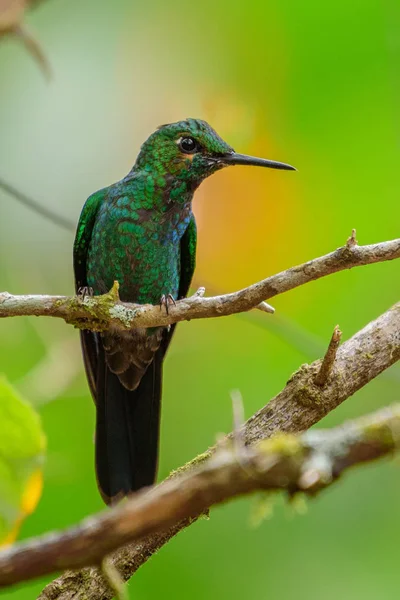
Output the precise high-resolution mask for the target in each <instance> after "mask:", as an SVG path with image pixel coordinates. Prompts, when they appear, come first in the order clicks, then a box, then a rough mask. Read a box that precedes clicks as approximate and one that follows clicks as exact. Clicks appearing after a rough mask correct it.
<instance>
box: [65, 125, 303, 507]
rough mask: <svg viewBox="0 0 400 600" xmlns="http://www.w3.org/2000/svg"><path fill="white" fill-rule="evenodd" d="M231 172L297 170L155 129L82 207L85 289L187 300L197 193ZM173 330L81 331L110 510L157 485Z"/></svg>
mask: <svg viewBox="0 0 400 600" xmlns="http://www.w3.org/2000/svg"><path fill="white" fill-rule="evenodd" d="M228 164H255V165H261V166H269V167H273V168H291V167H289V166H288V165H284V164H282V163H274V162H272V161H266V160H263V159H255V158H252V157H246V156H243V155H239V154H235V153H234V151H233V150H232V148H231V147H230V146H229V145H228V144H227V143H226V142H224V141H223V140H222V139H221V138H220V137H219V136H218V134H217V133H216V132H215V131H214V130H213V129H212V128H211V127H210V126H209V125H208V124H207V123H205V122H204V121H199V120H195V119H188V120H186V121H181V122H178V123H173V124H170V125H164V126H162V127H160V128H159V129H158V130H157V131H155V132H154V133H153V134H152V135H151V136H150V137H149V138H148V140H147V141H146V142H145V143H144V144H143V146H142V148H141V151H140V153H139V156H138V158H137V160H136V163H135V165H134V167H133V169H132V170H131V172H130V173H129V174H128V175H127V176H126V177H125V178H124V179H122V180H121V181H119V182H118V183H116V184H114V185H111V186H110V187H108V188H105V189H103V190H100V191H98V192H96V193H95V194H93V195H92V196H90V197H89V198H88V200H87V202H86V204H85V206H84V208H83V211H82V214H81V218H80V221H79V225H78V230H77V235H76V239H75V246H74V270H75V280H76V288H77V290H78V289H79V288H81V287H90V288H92V289H93V292H94V294H103V293H105V292H107V291H108V290H109V289H110V288H111V287H112V284H113V282H114V280H117V281H118V282H119V285H120V288H119V290H120V297H121V300H123V301H127V302H137V303H153V304H157V303H158V302H159V301H160V298H161V297H168V295H170V297H172V298H173V299H174V300H177V299H179V298H181V297H184V296H186V294H187V292H188V290H189V286H190V282H191V279H192V275H193V271H194V266H195V254H196V225H195V220H194V216H193V213H192V209H191V202H192V198H193V194H194V191H195V190H196V188H197V187H198V186H199V184H200V183H201V182H202V181H203V179H205V178H206V177H208V176H209V175H211V174H212V173H214V172H215V171H217V170H218V169H220V168H222V167H224V166H227V165H228ZM173 329H174V328H173V327H172V328H170V329H168V328H161V327H160V328H155V329H152V330H144V329H135V330H133V331H131V332H124V333H118V332H115V331H108V332H105V333H104V334H102V335H98V334H94V333H92V332H90V331H84V332H82V347H83V355H84V362H85V367H86V372H87V376H88V380H89V385H90V388H91V391H92V394H93V397H94V399H95V402H96V408H97V424H96V467H97V478H98V484H99V488H100V491H101V493H102V496H103V498H104V499H105V501H106V502H110V501H113V500H114V499H116V498H119V497H121V496H123V495H126V494H127V493H129V492H130V491H133V490H135V489H138V488H140V487H143V486H144V485H149V484H151V483H152V482H153V480H154V477H155V472H156V464H157V447H158V427H159V408H160V396H161V367H162V361H163V358H164V355H165V352H166V350H167V347H168V345H169V342H170V339H171V335H172V332H173Z"/></svg>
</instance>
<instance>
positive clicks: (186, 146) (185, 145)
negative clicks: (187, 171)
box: [178, 137, 200, 154]
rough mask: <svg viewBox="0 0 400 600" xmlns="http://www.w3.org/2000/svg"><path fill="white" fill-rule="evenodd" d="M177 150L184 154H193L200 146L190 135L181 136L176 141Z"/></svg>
mask: <svg viewBox="0 0 400 600" xmlns="http://www.w3.org/2000/svg"><path fill="white" fill-rule="evenodd" d="M178 146H179V150H180V151H181V152H184V153H185V154H194V153H195V152H197V151H198V150H199V148H200V146H199V144H198V143H197V141H196V140H195V139H194V138H192V137H183V138H181V139H180V140H179V142H178Z"/></svg>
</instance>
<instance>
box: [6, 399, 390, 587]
mask: <svg viewBox="0 0 400 600" xmlns="http://www.w3.org/2000/svg"><path fill="white" fill-rule="evenodd" d="M399 443H400V405H395V406H393V407H392V408H390V409H389V408H387V409H385V410H383V411H380V412H378V413H375V414H373V415H371V416H369V417H364V418H362V419H358V420H356V421H353V422H349V423H347V424H345V425H344V426H342V427H338V428H336V429H332V430H318V431H312V432H306V433H303V434H302V435H301V436H297V437H296V436H293V435H287V434H286V435H280V436H277V437H275V438H273V439H270V440H264V441H263V442H260V443H258V444H257V445H255V446H250V447H245V446H242V447H241V448H240V449H237V448H236V451H235V448H234V447H233V446H232V444H224V445H223V446H220V447H219V449H218V451H217V452H216V453H215V454H214V456H213V457H212V459H210V460H209V461H207V462H206V463H205V464H204V465H201V466H200V467H198V468H197V469H195V470H192V471H190V472H189V473H187V474H184V475H181V476H180V477H175V478H172V479H170V480H169V481H166V482H164V483H163V484H161V485H159V486H156V487H153V488H151V489H149V490H148V491H142V492H139V493H137V494H135V495H134V496H132V497H131V498H130V499H129V500H128V501H127V502H125V503H122V504H120V505H118V506H117V507H115V508H113V509H111V510H106V511H103V512H102V513H100V514H98V515H96V516H94V517H91V518H89V519H86V520H85V521H83V522H82V523H81V524H80V525H79V526H77V527H74V528H72V529H69V530H67V531H65V532H62V533H59V534H50V535H48V536H43V537H41V538H38V539H36V540H31V541H28V542H25V543H22V544H18V545H17V546H15V547H13V548H11V549H9V550H7V551H5V552H2V553H1V554H0V584H1V585H3V586H4V585H10V584H12V583H15V582H17V581H23V580H26V579H30V578H32V577H35V576H38V575H44V574H46V573H51V572H53V571H55V570H58V569H63V568H66V567H79V566H82V565H86V564H100V563H101V562H102V561H103V560H104V557H105V556H106V555H107V554H108V553H109V552H111V551H112V550H114V549H115V548H117V547H119V546H121V545H123V544H126V543H127V542H129V541H132V540H139V539H141V538H143V537H144V536H146V535H149V534H152V533H155V532H157V531H159V530H160V529H161V530H163V529H165V528H166V527H169V526H171V525H172V524H174V523H176V522H177V521H179V520H180V519H183V518H189V517H190V516H191V515H197V514H199V513H201V512H203V511H205V510H206V509H208V507H210V506H213V505H216V504H221V503H222V502H226V501H227V500H229V499H231V498H233V497H235V496H239V495H243V494H249V493H251V492H254V491H256V490H287V491H288V492H289V494H290V495H293V494H294V493H296V492H298V491H302V492H304V493H306V494H309V495H314V494H315V493H316V492H318V491H319V490H321V489H323V488H325V487H327V486H329V485H330V484H331V483H332V482H333V481H335V480H336V479H337V478H338V477H339V476H340V475H341V473H342V472H343V471H344V470H346V469H348V468H349V467H351V466H353V465H356V464H359V463H363V462H366V461H371V460H374V459H377V458H380V457H381V456H385V455H387V454H389V453H392V452H394V451H397V450H398V449H399ZM110 593H112V592H110ZM78 594H80V590H79V592H78ZM45 597H46V596H44V595H42V598H45ZM47 597H49V596H47ZM77 597H78V596H77V595H76V596H74V598H77ZM79 597H82V596H79ZM85 597H87V596H85ZM99 597H101V598H104V597H110V596H109V595H108V596H104V595H103V594H101V595H100V594H99V593H98V594H97V595H96V598H99Z"/></svg>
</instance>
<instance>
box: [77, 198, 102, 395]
mask: <svg viewBox="0 0 400 600" xmlns="http://www.w3.org/2000/svg"><path fill="white" fill-rule="evenodd" d="M104 199H105V190H100V191H98V192H95V193H94V194H92V195H91V196H89V198H88V199H87V200H86V202H85V205H84V207H83V209H82V212H81V216H80V217H79V222H78V228H77V231H76V236H75V242H74V274H75V291H76V293H77V294H78V293H80V292H81V291H82V290H83V292H84V290H85V288H87V285H88V281H87V265H86V263H87V255H88V251H89V245H90V240H91V238H92V232H93V227H94V224H95V221H96V217H97V214H98V211H99V208H100V206H101V204H102V202H103V201H104ZM80 336H81V346H82V354H83V362H84V365H85V371H86V377H87V380H88V383H89V387H90V391H91V393H92V396H93V399H94V400H95V401H96V378H97V368H98V355H99V347H98V345H99V339H98V337H99V336H98V334H96V333H94V332H93V331H89V330H87V329H86V330H81V332H80Z"/></svg>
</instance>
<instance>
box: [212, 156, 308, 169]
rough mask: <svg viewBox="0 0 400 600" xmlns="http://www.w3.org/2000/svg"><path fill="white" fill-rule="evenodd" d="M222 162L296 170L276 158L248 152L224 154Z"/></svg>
mask: <svg viewBox="0 0 400 600" xmlns="http://www.w3.org/2000/svg"><path fill="white" fill-rule="evenodd" d="M221 162H223V163H224V164H226V165H251V166H253V167H268V168H270V169H284V170H285V171H296V169H295V167H292V166H291V165H288V164H286V163H282V162H277V161H276V160H267V159H266V158H257V157H256V156H248V155H247V154H237V152H232V153H231V154H224V155H223V156H222V157H221Z"/></svg>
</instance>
